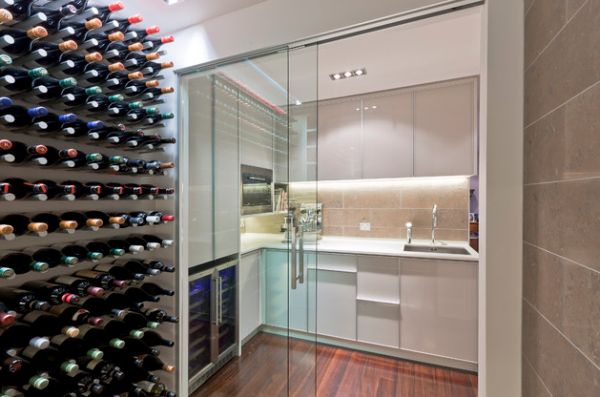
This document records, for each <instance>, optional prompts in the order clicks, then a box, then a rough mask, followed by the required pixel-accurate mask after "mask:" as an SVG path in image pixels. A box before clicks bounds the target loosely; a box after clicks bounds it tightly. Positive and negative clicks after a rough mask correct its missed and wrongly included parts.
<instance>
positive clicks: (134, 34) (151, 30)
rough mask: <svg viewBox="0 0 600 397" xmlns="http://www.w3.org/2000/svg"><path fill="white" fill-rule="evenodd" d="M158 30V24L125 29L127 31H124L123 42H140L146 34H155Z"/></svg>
mask: <svg viewBox="0 0 600 397" xmlns="http://www.w3.org/2000/svg"><path fill="white" fill-rule="evenodd" d="M159 32H160V27H159V26H158V25H152V26H148V27H147V28H146V29H131V28H129V29H127V33H125V40H124V41H125V42H126V43H131V42H141V41H144V39H146V37H147V36H150V35H153V34H156V33H159Z"/></svg>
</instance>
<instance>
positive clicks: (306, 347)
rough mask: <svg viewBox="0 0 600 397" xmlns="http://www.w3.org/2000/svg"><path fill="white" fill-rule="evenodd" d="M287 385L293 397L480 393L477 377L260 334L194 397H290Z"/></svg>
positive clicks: (462, 396) (474, 395) (450, 396)
mask: <svg viewBox="0 0 600 397" xmlns="http://www.w3.org/2000/svg"><path fill="white" fill-rule="evenodd" d="M288 344H289V345H288ZM288 346H289V348H290V349H289V357H288ZM315 354H316V368H315ZM288 362H289V363H290V368H289V375H290V382H289V384H288ZM290 385H291V386H290ZM288 388H289V389H290V390H289V394H290V396H292V397H308V396H314V395H315V392H316V396H317V397H477V375H475V374H471V373H467V372H462V371H454V370H450V369H447V368H439V367H434V366H429V365H425V364H418V363H413V362H409V361H403V360H397V359H394V358H390V357H383V356H378V355H374V354H367V353H362V352H357V351H353V350H347V349H341V348H336V347H332V346H327V345H317V346H315V344H314V343H308V342H305V341H302V340H298V339H289V340H288V338H284V337H280V336H275V335H270V334H266V333H259V334H258V335H256V336H255V337H254V338H252V340H250V341H249V342H248V343H247V344H246V345H245V346H244V349H243V354H242V357H239V358H236V359H234V360H232V361H231V362H229V363H228V364H227V365H226V366H225V367H223V368H222V369H221V370H220V371H219V372H218V373H217V374H215V375H214V376H213V377H212V378H211V379H209V380H208V382H207V383H205V384H204V385H203V386H202V387H201V388H200V389H199V390H198V391H197V392H196V393H194V394H193V395H192V397H287V395H288Z"/></svg>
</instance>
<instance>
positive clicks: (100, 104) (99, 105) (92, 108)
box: [86, 94, 123, 113]
mask: <svg viewBox="0 0 600 397" xmlns="http://www.w3.org/2000/svg"><path fill="white" fill-rule="evenodd" d="M122 100H123V95H121V94H114V95H108V96H107V95H92V96H90V97H88V98H87V100H86V108H87V110H88V111H89V112H91V113H104V112H106V111H107V110H108V106H109V105H110V104H111V103H113V102H117V101H122Z"/></svg>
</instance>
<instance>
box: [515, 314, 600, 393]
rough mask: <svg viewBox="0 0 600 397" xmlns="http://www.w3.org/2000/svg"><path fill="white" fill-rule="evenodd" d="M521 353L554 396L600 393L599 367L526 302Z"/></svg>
mask: <svg viewBox="0 0 600 397" xmlns="http://www.w3.org/2000/svg"><path fill="white" fill-rule="evenodd" d="M523 354H524V356H525V357H526V359H527V360H528V361H529V362H530V363H531V365H532V366H533V367H534V368H535V370H536V371H537V373H538V374H539V375H540V377H541V378H542V379H543V380H544V383H545V384H546V385H547V386H548V389H549V390H550V392H551V393H552V395H553V396H554V397H598V396H600V371H599V370H598V368H597V367H596V366H594V365H593V364H592V363H591V362H590V361H589V360H587V359H586V358H585V357H584V356H583V355H582V354H581V353H580V352H578V351H577V350H576V349H575V348H574V347H573V346H572V345H571V344H570V343H569V342H568V341H567V340H566V339H565V338H563V337H562V335H560V334H559V333H558V332H557V331H556V330H555V329H554V328H552V326H551V325H550V324H549V323H548V322H547V321H546V320H544V319H543V318H542V317H541V316H540V315H539V314H538V313H537V312H535V311H534V310H533V309H532V308H531V307H530V306H529V305H528V304H525V305H524V306H523ZM526 397H529V396H526Z"/></svg>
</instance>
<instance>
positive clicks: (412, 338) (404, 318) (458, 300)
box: [400, 258, 477, 362]
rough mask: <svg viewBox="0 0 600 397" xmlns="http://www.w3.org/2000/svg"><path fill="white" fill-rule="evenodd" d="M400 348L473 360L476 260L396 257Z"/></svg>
mask: <svg viewBox="0 0 600 397" xmlns="http://www.w3.org/2000/svg"><path fill="white" fill-rule="evenodd" d="M400 266H401V277H400V278H401V282H400V305H401V308H402V309H401V319H400V347H401V348H402V349H408V350H414V351H418V352H424V353H428V354H434V355H439V356H445V357H451V358H454V359H458V360H464V361H470V362H476V361H477V262H458V261H444V260H426V259H412V258H402V259H400Z"/></svg>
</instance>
